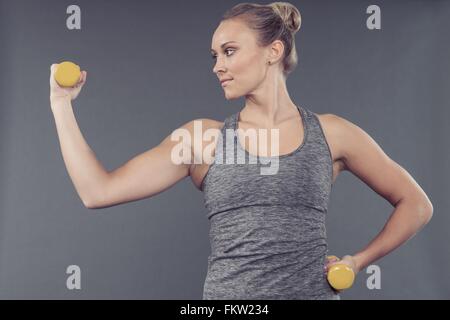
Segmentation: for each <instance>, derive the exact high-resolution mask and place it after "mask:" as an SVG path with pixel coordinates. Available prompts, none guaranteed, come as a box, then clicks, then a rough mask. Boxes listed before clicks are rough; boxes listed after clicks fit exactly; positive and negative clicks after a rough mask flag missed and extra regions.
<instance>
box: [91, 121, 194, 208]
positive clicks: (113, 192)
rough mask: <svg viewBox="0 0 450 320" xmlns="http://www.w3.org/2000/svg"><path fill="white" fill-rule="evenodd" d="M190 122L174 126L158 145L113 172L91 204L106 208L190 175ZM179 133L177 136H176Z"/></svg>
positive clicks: (156, 191) (93, 206) (146, 194)
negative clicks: (188, 136) (182, 134)
mask: <svg viewBox="0 0 450 320" xmlns="http://www.w3.org/2000/svg"><path fill="white" fill-rule="evenodd" d="M188 127H190V126H189V123H188V124H186V125H185V126H183V127H180V128H178V129H176V130H174V131H173V132H172V133H171V134H170V135H168V136H167V137H166V138H165V139H164V140H163V141H162V142H161V143H160V144H159V145H157V146H156V147H154V148H151V149H150V150H148V151H146V152H143V153H141V154H139V155H137V156H135V157H133V158H132V159H130V160H129V161H127V162H126V163H125V164H123V165H122V166H120V167H119V168H117V169H115V170H114V171H112V172H110V173H109V175H108V179H106V182H105V184H104V186H103V188H102V190H101V192H100V193H99V194H100V196H99V199H96V200H95V202H94V203H93V204H92V205H91V206H90V208H92V209H94V208H104V207H110V206H114V205H117V204H120V203H125V202H130V201H135V200H140V199H144V198H148V197H151V196H154V195H156V194H158V193H160V192H162V191H164V190H166V189H168V188H170V187H171V186H173V185H174V184H176V183H177V182H178V181H180V180H182V179H183V178H185V177H186V176H188V175H189V167H190V165H191V164H190V163H189V159H190V155H192V148H191V144H190V141H189V139H182V138H183V137H182V136H181V135H180V134H178V133H180V132H181V133H183V132H184V133H185V134H190V131H189V130H188ZM177 137H178V138H177Z"/></svg>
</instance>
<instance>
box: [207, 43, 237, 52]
mask: <svg viewBox="0 0 450 320" xmlns="http://www.w3.org/2000/svg"><path fill="white" fill-rule="evenodd" d="M230 42H236V41H227V42H225V43H222V45H221V46H220V47H221V48H223V47H225V45H227V44H228V43H230ZM236 43H237V42H236ZM213 52H215V51H214V49H211V53H213Z"/></svg>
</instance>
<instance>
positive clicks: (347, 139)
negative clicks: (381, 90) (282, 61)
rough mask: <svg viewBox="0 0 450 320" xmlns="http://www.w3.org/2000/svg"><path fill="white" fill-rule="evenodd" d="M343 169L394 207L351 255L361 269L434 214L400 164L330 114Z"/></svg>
mask: <svg viewBox="0 0 450 320" xmlns="http://www.w3.org/2000/svg"><path fill="white" fill-rule="evenodd" d="M331 118H332V119H331V121H332V123H333V127H334V132H335V134H336V138H337V139H338V141H339V148H340V149H341V150H340V153H341V154H342V160H343V162H344V170H348V171H350V172H352V173H353V174H354V175H356V176H357V177H358V178H360V179H361V180H362V181H363V182H365V183H366V184H367V185H368V186H369V187H370V188H371V189H372V190H374V191H375V192H376V193H378V194H379V195H381V196H382V197H384V198H385V199H386V200H387V201H389V202H390V203H391V204H392V206H394V207H395V209H394V211H393V212H392V214H391V216H390V217H389V219H388V221H387V222H386V224H385V226H384V227H383V229H382V230H381V232H380V233H379V234H378V235H377V236H376V237H375V238H374V239H373V240H372V241H371V242H370V243H369V244H368V245H367V246H366V247H365V248H364V249H363V250H361V251H359V252H358V253H356V254H355V255H353V256H352V257H353V259H352V260H353V263H354V267H355V268H356V270H355V271H357V272H358V271H360V270H362V269H363V268H365V267H366V266H368V265H370V264H371V263H372V262H374V261H375V260H377V259H379V258H381V257H383V256H385V255H386V254H388V253H389V252H391V251H392V250H394V249H395V248H397V247H398V246H400V245H401V244H403V243H404V242H406V241H408V240H409V239H410V238H412V237H413V236H414V235H415V234H416V233H417V232H418V231H419V230H420V229H421V228H422V227H423V226H424V225H425V224H427V223H428V222H429V221H430V219H431V217H432V215H433V205H432V203H431V201H430V200H429V199H428V196H427V195H426V193H425V192H424V191H423V190H422V188H421V187H420V186H419V185H418V184H417V182H416V181H415V180H414V179H413V177H411V175H410V174H409V173H408V172H407V171H406V170H405V169H403V168H402V167H401V166H400V165H399V164H397V163H396V162H395V161H393V160H392V159H391V158H389V157H388V156H387V155H386V154H385V152H384V151H383V150H382V149H381V148H380V146H379V145H378V144H377V143H376V142H375V141H374V140H373V139H372V138H371V137H370V136H369V135H368V134H367V133H366V132H365V131H364V130H362V129H361V128H360V127H358V126H357V125H355V124H353V123H352V122H350V121H348V120H346V119H344V118H342V117H339V116H336V115H332V117H331Z"/></svg>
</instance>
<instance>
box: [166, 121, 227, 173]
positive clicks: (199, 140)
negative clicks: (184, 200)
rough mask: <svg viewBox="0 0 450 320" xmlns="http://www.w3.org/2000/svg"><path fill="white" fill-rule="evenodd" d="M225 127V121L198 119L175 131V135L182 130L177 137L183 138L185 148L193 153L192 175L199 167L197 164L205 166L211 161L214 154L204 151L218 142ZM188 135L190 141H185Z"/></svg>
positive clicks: (190, 170) (190, 169)
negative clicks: (204, 164)
mask: <svg viewBox="0 0 450 320" xmlns="http://www.w3.org/2000/svg"><path fill="white" fill-rule="evenodd" d="M223 125H224V122H223V121H217V120H214V119H209V118H197V119H194V120H191V121H188V122H186V123H184V124H183V125H182V126H181V127H179V128H178V129H175V130H174V132H173V133H175V131H177V130H180V129H181V131H180V134H178V135H177V136H182V137H183V140H184V141H183V142H184V144H185V147H186V148H187V149H188V150H190V151H191V165H190V168H189V172H190V173H191V174H192V172H193V171H194V170H195V169H196V168H197V167H198V165H197V164H203V163H205V162H207V161H210V160H211V157H212V154H211V155H208V154H205V153H204V152H203V151H204V150H205V147H207V146H208V145H209V144H211V143H212V142H214V141H217V138H218V137H219V134H220V130H221V129H222V127H223ZM173 133H172V134H173ZM186 134H187V135H188V136H189V138H188V139H184V138H185V137H186ZM205 157H206V158H205Z"/></svg>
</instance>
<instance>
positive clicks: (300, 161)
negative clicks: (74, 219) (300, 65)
mask: <svg viewBox="0 0 450 320" xmlns="http://www.w3.org/2000/svg"><path fill="white" fill-rule="evenodd" d="M300 22H301V17H300V13H299V11H298V10H297V9H296V8H295V7H294V6H293V5H291V4H289V3H286V2H274V3H272V4H269V5H258V4H250V3H243V4H238V5H236V6H235V7H233V8H232V9H230V10H229V11H228V12H226V13H225V15H224V16H223V19H222V21H221V22H220V24H219V26H218V27H217V29H216V30H215V33H214V35H213V38H212V49H211V53H212V55H213V58H214V59H215V65H214V69H213V72H214V73H215V74H216V75H217V77H218V78H219V80H220V82H221V84H222V87H223V90H224V92H225V96H226V98H227V99H236V98H239V97H241V96H244V97H245V107H244V108H243V109H242V110H241V111H240V112H238V113H236V114H233V115H231V116H229V117H227V118H226V119H225V121H223V122H220V121H215V120H211V119H196V120H193V121H190V122H188V123H186V124H184V125H183V126H181V127H180V128H178V129H177V130H175V131H174V132H173V133H175V132H179V131H180V130H182V131H183V132H188V133H189V134H190V136H191V137H193V139H191V140H190V139H187V140H186V141H188V142H186V141H184V142H183V143H182V146H183V147H186V148H187V150H188V151H189V153H190V154H189V156H192V157H193V159H195V160H196V161H194V163H192V161H185V162H180V161H174V153H173V150H174V149H175V148H178V147H179V144H178V142H177V141H174V140H173V139H172V134H171V135H169V136H167V137H166V138H165V139H164V140H163V141H162V142H161V143H160V144H159V145H158V146H156V147H154V148H152V149H150V150H148V151H146V152H144V153H142V154H140V155H138V156H136V157H134V158H132V159H131V160H129V161H128V162H127V163H125V164H124V165H122V166H121V167H119V168H117V169H116V170H114V171H112V172H107V171H106V170H105V169H104V167H103V166H102V165H101V163H100V162H99V161H98V160H97V159H96V157H95V154H94V153H93V152H92V150H91V149H90V148H89V146H88V145H87V143H86V142H85V140H84V139H83V136H82V134H81V132H80V131H79V128H78V126H77V124H76V120H75V117H74V114H73V110H72V105H71V100H73V99H75V98H76V97H77V96H78V94H79V92H80V90H81V88H82V87H83V86H84V84H85V82H86V78H87V73H86V71H83V72H82V75H81V77H80V81H79V83H78V84H77V85H76V86H75V87H74V88H61V87H59V86H58V85H57V84H56V82H55V81H54V79H53V75H54V71H55V67H56V65H52V67H51V76H50V88H51V90H50V101H51V109H52V111H53V114H54V117H55V121H56V126H57V131H58V136H59V140H60V144H61V150H62V153H63V158H64V162H65V164H66V167H67V170H68V172H69V174H70V177H71V179H72V181H73V183H74V185H75V188H76V190H77V192H78V194H79V196H80V198H81V199H82V201H83V203H84V204H85V206H86V207H88V208H104V207H109V206H113V205H117V204H120V203H125V202H129V201H135V200H138V199H143V198H148V197H151V196H153V195H155V194H158V193H160V192H162V191H164V190H166V189H168V188H169V187H171V186H172V185H174V184H175V183H177V182H178V181H180V180H181V179H183V178H185V177H186V176H188V175H189V176H190V177H191V179H192V181H193V183H194V185H195V186H196V187H197V188H198V189H200V190H201V191H203V192H204V197H205V206H206V208H207V209H208V218H209V219H210V222H211V229H210V240H211V251H212V252H211V255H210V256H209V258H208V272H207V276H206V280H205V284H204V293H203V298H204V299H340V296H339V294H338V293H339V292H337V291H335V290H334V289H333V288H332V287H331V286H330V285H329V284H328V282H327V279H326V272H327V270H328V268H329V267H331V266H332V265H333V264H335V263H336V261H334V260H331V261H327V259H326V255H327V242H326V230H325V216H326V213H327V208H328V200H329V196H330V192H331V189H332V183H333V182H334V181H335V179H336V177H337V176H338V174H339V173H340V172H342V171H344V170H348V171H350V172H352V173H353V174H355V175H356V176H358V177H359V178H360V179H361V180H362V181H364V182H365V183H366V184H367V185H368V186H369V187H370V188H372V189H373V190H374V191H375V192H377V193H378V194H380V195H381V196H383V197H384V198H385V199H386V200H388V201H389V202H390V203H391V204H392V205H393V206H394V207H395V210H394V212H393V214H392V216H391V217H390V219H389V221H388V222H387V223H386V225H385V227H384V228H383V230H382V231H381V232H380V233H379V234H378V235H377V237H376V238H375V239H374V240H373V241H372V242H371V243H370V244H369V245H368V246H366V247H365V248H364V249H363V250H361V251H359V252H358V253H356V254H354V255H346V256H344V257H343V259H342V260H341V261H340V263H345V264H347V265H348V266H349V267H351V268H352V269H353V270H354V272H355V274H356V273H358V272H359V271H360V270H361V269H363V268H364V267H365V266H367V265H369V264H370V263H372V262H374V261H376V260H377V259H379V258H381V257H383V256H384V255H386V254H388V253H389V252H391V251H392V250H394V249H395V248H396V247H398V246H399V245H401V244H402V243H404V242H405V241H407V240H408V239H409V238H410V237H412V236H413V235H414V234H415V233H416V232H418V230H419V229H420V228H421V227H423V226H424V225H425V224H426V223H428V221H429V220H430V218H431V216H432V212H433V206H432V204H431V202H430V200H429V199H428V197H427V195H426V194H425V192H424V191H423V190H422V189H421V188H420V186H419V185H418V184H417V183H416V182H415V181H414V179H413V178H412V177H411V176H410V175H409V174H408V173H407V172H406V171H405V170H404V169H403V168H402V167H400V166H399V165H398V164H397V163H395V162H394V161H393V160H391V159H390V158H389V157H388V156H387V155H386V154H385V153H384V152H383V150H382V149H381V148H380V147H379V146H378V144H377V143H376V142H375V141H374V140H373V139H372V138H371V137H370V136H369V135H368V134H367V133H366V132H365V131H363V130H362V129H361V128H359V127H358V126H356V125H355V124H353V123H351V122H349V121H347V120H345V119H343V118H342V117H339V116H337V115H333V114H323V115H317V114H315V113H313V112H312V111H310V110H309V109H307V108H305V107H302V106H300V105H298V104H295V103H294V102H293V101H292V100H291V98H290V97H289V94H288V92H287V88H286V78H287V76H288V74H289V73H290V72H292V71H293V70H294V68H295V66H296V65H297V54H296V48H295V41H294V35H295V33H296V32H297V31H298V30H299V28H300ZM198 124H201V127H202V128H204V129H206V130H208V129H212V130H215V132H216V133H217V134H218V136H219V137H220V138H222V137H227V135H226V131H229V130H232V131H233V132H235V133H236V134H235V135H233V136H232V137H231V145H230V144H228V143H229V142H230V140H229V139H228V138H226V139H227V140H226V142H227V143H226V144H224V143H223V140H222V139H217V137H218V136H215V138H216V139H215V141H216V143H214V144H212V145H213V147H214V148H210V145H205V144H204V141H203V138H202V136H203V135H200V136H199V135H196V134H195V130H196V128H197V129H198V127H197V125H198ZM237 129H240V130H237ZM256 129H258V130H259V129H266V130H270V131H271V132H273V130H275V132H276V133H278V137H279V139H276V138H273V137H272V136H271V138H270V139H268V140H269V141H268V142H266V144H264V143H262V144H260V142H261V141H263V140H265V139H264V138H263V134H262V133H261V135H260V136H257V137H256V140H257V142H259V143H258V145H261V146H262V151H257V150H255V149H256V148H252V146H253V147H254V144H253V145H250V146H248V145H247V143H246V142H247V140H246V139H245V138H243V137H242V134H243V132H244V131H245V132H247V131H249V130H254V132H255V130H256ZM258 132H263V131H258ZM220 142H222V143H220ZM250 142H252V141H250ZM195 146H197V147H195ZM198 146H200V147H198ZM224 146H227V152H228V151H229V148H228V147H229V146H231V147H232V150H233V151H236V152H233V153H232V154H231V155H232V158H229V157H228V155H229V154H228V153H227V152H225V150H224V148H223V147H224ZM274 146H275V147H274ZM268 149H270V150H272V151H273V150H276V152H272V153H271V156H267V155H268V153H267V152H266V150H268ZM235 155H236V158H235ZM224 157H225V158H224ZM242 158H244V160H246V159H249V160H250V159H252V160H255V159H257V160H260V161H261V162H263V161H262V160H264V162H265V163H269V162H275V163H276V164H277V168H276V170H275V172H272V174H262V173H261V169H262V168H263V166H262V165H261V163H259V162H256V163H255V162H254V161H253V162H252V163H251V164H247V163H245V164H242V162H240V161H241V160H242ZM211 159H214V161H211ZM219 159H220V160H223V159H225V160H226V161H218V160H219ZM198 160H200V161H198ZM149 177H151V178H149Z"/></svg>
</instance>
